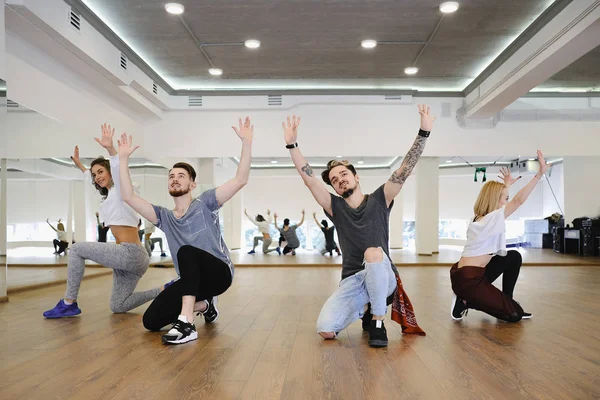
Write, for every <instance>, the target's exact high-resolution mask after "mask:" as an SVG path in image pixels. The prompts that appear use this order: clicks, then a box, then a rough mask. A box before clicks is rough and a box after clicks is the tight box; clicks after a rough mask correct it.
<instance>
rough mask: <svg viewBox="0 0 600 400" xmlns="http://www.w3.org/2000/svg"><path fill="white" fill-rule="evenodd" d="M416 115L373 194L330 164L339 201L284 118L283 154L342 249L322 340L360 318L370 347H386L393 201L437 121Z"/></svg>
mask: <svg viewBox="0 0 600 400" xmlns="http://www.w3.org/2000/svg"><path fill="white" fill-rule="evenodd" d="M419 114H420V115H421V129H420V130H419V134H418V136H417V138H416V140H415V142H414V143H413V145H412V147H411V149H410V150H409V151H408V153H407V154H406V156H405V158H404V161H403V162H402V165H401V166H400V168H398V170H396V171H395V172H394V173H393V174H392V176H391V177H390V179H389V180H388V181H387V182H386V183H385V184H383V185H381V186H380V187H379V188H378V189H377V190H375V191H374V192H373V193H371V194H363V193H362V191H361V188H360V177H359V176H358V175H357V173H356V170H355V168H354V166H353V165H352V164H350V163H349V162H348V161H345V160H344V161H338V160H331V161H329V163H328V164H327V169H326V170H325V171H323V173H322V174H321V178H322V179H323V181H324V182H325V183H326V184H328V185H330V186H332V187H333V189H334V190H335V192H336V194H337V195H338V196H336V195H334V194H332V193H330V192H329V191H328V190H327V187H326V186H325V185H324V184H323V182H321V181H320V180H319V179H318V178H317V177H315V176H314V173H313V169H312V167H311V166H310V165H309V164H308V163H307V162H306V160H305V159H304V156H303V155H302V153H301V152H300V149H299V148H298V143H297V141H296V139H297V136H298V132H297V129H298V126H299V124H300V118H296V116H294V117H292V118H289V117H288V119H287V123H285V122H284V123H283V130H284V137H285V141H286V148H288V149H289V150H290V154H291V157H292V160H293V162H294V165H295V166H296V169H297V170H298V172H299V173H300V176H301V177H302V180H303V181H304V184H305V185H306V186H307V187H308V188H309V190H310V191H311V193H312V195H313V197H314V198H315V200H316V201H317V203H319V204H320V205H321V207H323V211H325V214H326V215H327V216H328V217H329V219H331V221H333V223H334V224H335V225H336V226H337V229H338V238H339V240H340V245H341V247H342V248H343V249H344V254H343V256H342V281H341V283H340V285H339V287H338V289H337V290H336V291H335V293H333V295H331V297H330V298H329V299H328V300H327V302H325V305H324V306H323V308H322V309H321V313H320V315H319V318H318V321H317V332H318V333H319V335H321V336H322V337H323V338H324V339H334V338H335V337H336V336H337V334H338V333H339V332H340V331H341V330H343V329H345V328H346V327H347V326H348V325H350V324H351V323H352V322H354V321H355V320H357V319H359V318H363V329H365V330H367V331H368V332H369V345H370V346H371V347H385V346H387V344H388V339H387V333H386V330H385V326H384V324H383V319H384V316H385V314H386V310H387V304H386V299H387V298H388V296H390V295H392V294H394V292H395V291H396V289H397V283H396V282H397V281H396V274H397V273H398V271H397V269H396V267H395V266H394V265H393V264H392V262H391V260H390V257H389V247H388V243H389V215H390V211H391V209H392V206H393V204H394V198H395V197H396V195H397V194H398V193H400V189H402V186H403V185H404V182H405V181H406V178H408V176H409V175H410V174H411V172H412V170H413V168H414V167H415V165H416V164H417V161H418V160H419V157H420V156H421V154H422V153H423V149H424V148H425V143H426V142H427V138H428V137H429V133H430V131H431V128H432V126H433V121H434V120H435V118H434V117H432V116H431V115H430V110H429V107H427V106H426V105H419ZM369 304H370V305H369ZM419 330H420V328H419ZM421 332H422V331H421Z"/></svg>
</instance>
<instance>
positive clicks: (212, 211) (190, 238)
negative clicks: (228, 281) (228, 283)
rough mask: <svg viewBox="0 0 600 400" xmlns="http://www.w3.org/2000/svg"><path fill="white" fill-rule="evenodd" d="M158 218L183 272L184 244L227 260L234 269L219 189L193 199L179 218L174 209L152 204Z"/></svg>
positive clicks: (172, 252) (224, 260)
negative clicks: (223, 229) (223, 226)
mask: <svg viewBox="0 0 600 400" xmlns="http://www.w3.org/2000/svg"><path fill="white" fill-rule="evenodd" d="M152 207H154V211H155V212H156V216H157V217H158V222H157V223H156V226H157V227H158V228H159V229H160V230H162V231H163V232H164V233H165V236H166V237H167V242H168V243H169V249H170V251H171V256H172V258H173V264H175V270H176V271H177V275H179V264H178V261H177V252H178V251H179V248H180V247H181V246H183V245H186V244H187V245H190V246H194V247H197V248H199V249H201V250H204V251H206V252H207V253H210V254H212V255H213V256H215V257H217V258H218V259H219V260H221V261H223V262H224V263H225V264H227V265H228V266H229V268H230V269H231V276H232V277H233V263H232V262H231V258H230V257H229V249H228V248H227V246H226V245H225V241H224V240H223V236H222V235H221V226H220V225H219V203H218V202H217V196H216V192H215V189H210V190H207V191H206V192H204V193H202V194H201V195H200V196H198V198H196V199H194V201H192V204H190V207H189V208H188V210H187V212H186V213H185V215H184V216H183V217H181V218H179V219H177V218H175V214H173V211H172V210H168V209H166V208H164V207H161V206H157V205H154V204H153V205H152Z"/></svg>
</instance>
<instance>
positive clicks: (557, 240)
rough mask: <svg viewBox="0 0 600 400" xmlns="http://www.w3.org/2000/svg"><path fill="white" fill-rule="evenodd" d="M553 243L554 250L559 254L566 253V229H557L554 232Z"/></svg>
mask: <svg viewBox="0 0 600 400" xmlns="http://www.w3.org/2000/svg"><path fill="white" fill-rule="evenodd" d="M552 236H553V239H554V240H553V243H552V249H553V250H554V251H555V252H557V253H564V252H565V228H557V227H555V228H554V229H553V231H552Z"/></svg>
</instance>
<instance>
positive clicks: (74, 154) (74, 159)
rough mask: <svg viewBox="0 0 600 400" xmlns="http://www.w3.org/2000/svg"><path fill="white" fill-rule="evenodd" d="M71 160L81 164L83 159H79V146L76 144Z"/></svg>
mask: <svg viewBox="0 0 600 400" xmlns="http://www.w3.org/2000/svg"><path fill="white" fill-rule="evenodd" d="M71 160H73V162H74V163H75V164H76V165H79V164H81V161H80V160H79V146H75V150H73V155H72V156H71Z"/></svg>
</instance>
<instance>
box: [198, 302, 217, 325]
mask: <svg viewBox="0 0 600 400" xmlns="http://www.w3.org/2000/svg"><path fill="white" fill-rule="evenodd" d="M204 301H205V302H206V304H208V308H207V309H206V310H204V311H203V312H198V313H199V314H202V315H203V316H204V322H206V323H207V324H212V323H213V322H217V320H218V319H219V310H217V298H216V297H213V298H211V299H210V300H204Z"/></svg>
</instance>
